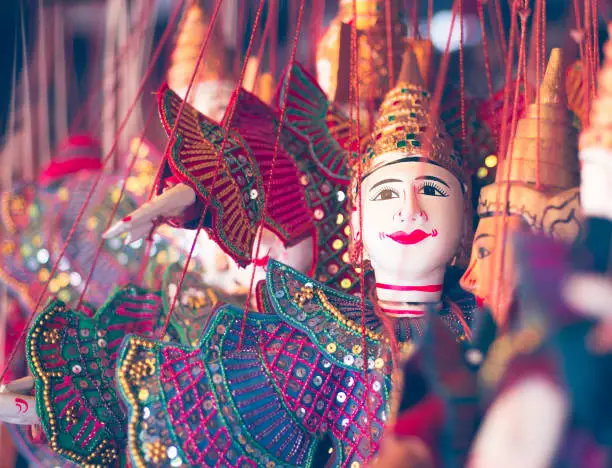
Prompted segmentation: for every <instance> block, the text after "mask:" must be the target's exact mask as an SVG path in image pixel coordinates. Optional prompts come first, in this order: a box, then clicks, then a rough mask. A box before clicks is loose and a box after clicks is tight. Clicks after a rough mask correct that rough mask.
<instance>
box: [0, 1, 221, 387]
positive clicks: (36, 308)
mask: <svg viewBox="0 0 612 468" xmlns="http://www.w3.org/2000/svg"><path fill="white" fill-rule="evenodd" d="M220 1H222V0H220ZM181 5H182V2H178V3H177V8H176V9H175V11H174V12H173V15H172V16H171V19H170V21H169V23H168V26H169V27H168V28H167V29H166V31H165V32H164V34H163V35H162V37H161V39H160V42H159V44H158V46H157V48H156V50H155V52H154V53H153V56H152V58H151V64H150V65H149V68H148V69H147V70H146V71H145V74H144V76H143V79H142V81H141V83H140V87H139V89H138V93H137V96H136V98H135V99H134V102H133V103H132V106H130V109H128V115H126V116H125V117H124V119H123V122H122V123H121V125H120V126H119V129H118V131H117V132H118V135H117V137H116V138H115V141H114V143H113V145H112V147H111V149H110V151H109V152H108V153H107V154H106V156H105V157H104V158H103V159H102V168H104V167H105V166H106V164H107V163H108V162H109V161H110V158H111V156H112V154H113V151H114V149H115V147H116V145H117V142H118V139H119V136H120V135H121V133H122V132H123V129H124V128H125V124H126V123H127V120H128V119H129V117H130V115H131V113H132V112H133V110H134V108H135V107H136V105H137V103H138V98H140V96H141V94H142V93H143V91H144V87H145V84H146V82H147V80H148V79H149V77H150V75H151V73H152V72H153V69H154V67H155V64H156V63H157V60H158V59H159V57H160V55H161V52H162V50H163V47H164V45H165V43H166V41H167V40H168V37H169V35H170V33H171V32H172V29H171V28H170V26H171V25H174V23H175V21H176V19H177V17H178V13H179V11H180V7H181ZM102 176H103V171H102V170H101V171H100V172H99V173H98V174H97V175H96V177H95V178H94V180H93V183H92V186H91V188H90V189H89V192H88V194H87V196H86V197H85V201H84V202H83V206H82V207H81V209H80V210H79V212H78V214H77V216H76V219H75V221H74V224H73V225H72V227H71V229H70V231H69V232H68V235H67V236H66V239H65V241H64V244H63V245H62V248H61V249H60V252H59V255H58V257H57V260H56V261H55V263H54V265H53V267H52V268H51V272H50V273H49V278H48V279H47V281H46V282H45V284H44V286H43V288H42V290H41V292H40V294H39V296H38V298H37V300H36V302H35V305H34V307H33V309H32V312H31V313H30V315H29V317H28V319H27V321H26V323H25V325H24V328H23V331H22V332H21V334H20V335H19V338H18V339H17V341H16V343H15V346H14V348H13V350H12V351H11V354H10V356H9V359H8V360H7V364H6V365H5V367H4V370H3V371H2V374H0V382H3V381H4V377H5V376H6V373H7V372H8V368H9V366H10V365H11V363H12V362H13V360H14V359H15V356H16V355H17V351H18V350H19V347H20V345H21V343H22V342H23V340H24V339H25V337H26V335H27V333H28V330H29V329H30V326H31V325H32V321H33V320H34V317H36V315H37V314H38V311H39V308H40V306H41V305H42V301H43V299H44V297H45V295H46V294H47V290H48V288H49V283H50V282H51V280H52V279H53V277H54V275H55V273H56V272H57V269H58V267H59V264H60V261H61V259H62V258H63V256H64V254H65V252H66V249H67V248H68V245H69V243H70V241H71V239H72V237H73V236H74V233H75V232H76V229H77V226H78V225H79V223H80V222H81V219H82V218H83V215H84V214H85V210H86V209H87V207H88V206H89V203H90V201H91V198H92V196H93V194H94V192H95V190H96V189H97V187H98V185H99V183H100V180H101V179H102Z"/></svg>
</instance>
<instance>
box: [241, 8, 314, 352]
mask: <svg viewBox="0 0 612 468" xmlns="http://www.w3.org/2000/svg"><path fill="white" fill-rule="evenodd" d="M304 5H305V0H301V1H300V8H299V10H298V18H297V22H296V27H295V36H294V38H293V42H292V44H291V56H290V58H289V65H288V68H287V75H286V78H285V82H284V83H283V86H284V89H283V91H284V92H283V98H282V102H281V103H280V117H279V124H278V131H277V132H276V141H275V142H274V152H273V155H272V165H271V167H270V171H269V173H268V178H267V181H266V183H265V185H264V193H265V196H264V213H263V216H262V218H261V221H260V223H259V226H258V232H262V231H263V226H264V220H265V211H266V206H265V200H268V197H269V194H270V189H271V187H272V174H273V173H274V167H275V166H276V160H277V157H278V149H279V146H280V138H281V135H282V131H283V127H284V125H285V115H286V112H287V99H288V95H289V93H288V92H287V91H288V88H289V85H290V83H291V76H292V73H293V66H294V64H295V55H296V52H297V45H298V42H299V38H300V31H301V29H302V20H303V16H304ZM262 237H263V235H259V236H258V237H257V245H256V247H255V258H259V250H260V248H261V240H262ZM256 270H257V269H256V268H253V270H252V272H251V280H250V283H249V291H248V293H247V297H246V301H245V304H244V314H243V320H242V323H241V326H240V337H239V339H238V349H242V343H243V340H244V331H245V325H246V319H247V313H248V310H249V304H250V301H251V295H252V291H253V283H254V281H255V271H256Z"/></svg>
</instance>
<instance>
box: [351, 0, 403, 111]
mask: <svg viewBox="0 0 612 468" xmlns="http://www.w3.org/2000/svg"><path fill="white" fill-rule="evenodd" d="M353 9H354V11H353V13H354V16H353V21H354V22H355V28H356V27H357V5H356V3H355V0H353ZM385 27H386V32H387V68H388V69H389V89H391V88H392V87H393V86H395V67H394V63H393V36H392V34H391V31H392V29H391V28H392V24H391V0H385ZM355 34H357V33H356V32H355ZM356 42H357V39H355V43H356ZM355 47H357V46H355ZM357 112H359V110H358V111H357Z"/></svg>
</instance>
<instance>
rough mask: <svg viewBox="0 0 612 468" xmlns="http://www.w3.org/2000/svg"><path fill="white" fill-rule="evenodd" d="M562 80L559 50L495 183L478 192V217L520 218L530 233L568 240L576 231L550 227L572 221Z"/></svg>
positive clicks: (575, 178) (572, 138) (572, 175)
mask: <svg viewBox="0 0 612 468" xmlns="http://www.w3.org/2000/svg"><path fill="white" fill-rule="evenodd" d="M564 75H565V70H564V67H563V57H562V55H561V49H553V50H552V52H551V54H550V59H549V61H548V66H547V68H546V73H545V75H544V80H543V81H542V84H541V87H540V109H539V111H538V106H537V104H531V105H529V106H528V107H527V109H526V112H525V116H524V117H523V118H521V119H520V120H519V122H518V124H517V127H516V133H515V135H514V138H513V141H512V144H511V146H510V149H509V151H508V157H507V158H505V159H504V160H503V161H502V162H501V163H500V165H499V167H498V172H497V181H496V182H495V183H494V184H490V185H487V186H486V187H484V188H483V189H482V191H481V192H480V199H479V202H478V214H479V215H480V216H481V217H482V216H488V215H495V214H500V213H503V212H506V213H507V214H511V215H517V216H521V217H522V218H523V219H524V221H525V222H526V223H527V224H529V226H530V227H531V228H533V229H538V230H539V229H542V230H544V231H545V232H546V231H550V232H549V234H551V235H553V234H554V235H555V236H560V237H568V238H570V239H572V240H573V239H574V238H575V237H576V230H575V229H574V228H569V227H568V231H567V232H565V228H564V227H562V226H569V225H570V224H569V223H567V224H565V223H561V224H560V225H559V223H556V220H559V219H561V218H562V217H563V218H564V219H565V220H566V221H568V222H569V221H570V220H571V219H576V217H575V216H576V215H577V210H578V204H579V189H578V188H577V186H578V184H579V181H580V179H579V177H580V176H579V168H578V158H577V148H576V140H577V133H576V130H575V128H574V127H573V126H572V120H571V117H570V113H569V110H568V107H567V95H566V90H565V81H564ZM538 117H539V123H538ZM538 126H539V129H538ZM538 136H539V139H538ZM538 146H539V150H538ZM538 176H539V182H540V186H539V187H538V186H537V182H538ZM508 184H509V185H510V187H508ZM553 230H554V232H553Z"/></svg>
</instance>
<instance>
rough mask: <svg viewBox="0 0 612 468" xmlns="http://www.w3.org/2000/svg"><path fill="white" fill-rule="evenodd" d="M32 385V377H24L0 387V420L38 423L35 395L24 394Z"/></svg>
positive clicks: (15, 422) (25, 423) (26, 423)
mask: <svg viewBox="0 0 612 468" xmlns="http://www.w3.org/2000/svg"><path fill="white" fill-rule="evenodd" d="M33 386H34V379H32V377H24V378H23V379H19V380H15V381H13V382H10V383H8V384H7V385H3V386H1V387H0V421H2V422H4V423H10V424H23V425H30V424H38V423H39V419H38V415H37V414H36V397H33V396H30V395H26V393H28V392H29V391H30V390H31V389H32V388H33Z"/></svg>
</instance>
